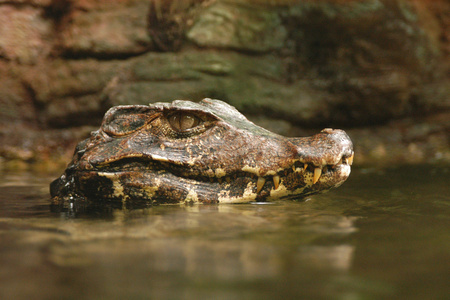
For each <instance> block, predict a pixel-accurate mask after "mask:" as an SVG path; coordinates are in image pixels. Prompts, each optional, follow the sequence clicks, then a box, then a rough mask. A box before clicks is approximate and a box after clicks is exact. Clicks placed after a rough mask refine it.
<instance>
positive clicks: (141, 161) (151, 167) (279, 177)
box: [84, 153, 354, 194]
mask: <svg viewBox="0 0 450 300" xmlns="http://www.w3.org/2000/svg"><path fill="white" fill-rule="evenodd" d="M353 157H354V154H353V153H352V154H351V156H342V157H341V159H340V160H339V162H338V163H336V164H334V165H331V164H327V165H323V166H315V165H314V164H312V163H307V162H301V161H299V160H297V161H295V162H294V164H293V165H291V166H289V167H288V168H286V169H282V170H278V172H276V173H275V172H273V173H275V174H273V175H272V173H271V175H263V176H259V175H257V174H255V173H251V172H248V171H242V170H235V171H233V172H232V173H231V174H220V175H221V176H217V175H214V176H207V175H203V174H195V173H192V172H191V173H190V172H186V168H185V166H182V165H178V164H175V163H171V162H168V161H164V160H155V159H150V158H148V157H144V156H137V157H136V156H133V157H126V158H120V159H117V160H108V161H107V162H104V163H101V164H98V165H95V166H93V168H92V169H89V170H84V171H86V172H98V173H104V172H107V173H116V174H120V173H123V172H153V173H157V174H159V175H163V174H165V173H170V174H172V175H174V176H177V177H179V178H183V179H184V180H193V181H196V182H202V183H210V184H219V185H223V184H231V183H232V182H235V181H237V180H239V179H241V180H244V181H245V182H250V181H253V182H254V183H255V186H256V194H259V193H260V192H261V191H262V190H263V188H264V187H265V186H266V184H267V182H271V183H272V186H271V188H272V189H274V190H277V189H278V188H279V187H280V184H282V183H283V182H286V180H288V179H289V178H292V177H293V176H294V177H298V176H303V177H304V178H312V182H309V183H308V182H305V186H306V185H310V186H313V185H315V184H317V183H320V179H321V178H330V177H333V174H334V173H336V172H338V171H339V170H340V167H344V166H348V167H350V166H351V165H352V164H353ZM211 173H212V174H215V173H214V172H211ZM325 183H326V182H325Z"/></svg>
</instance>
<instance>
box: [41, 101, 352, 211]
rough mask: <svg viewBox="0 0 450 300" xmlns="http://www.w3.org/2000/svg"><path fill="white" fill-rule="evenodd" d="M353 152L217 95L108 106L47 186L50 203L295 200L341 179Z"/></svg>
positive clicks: (332, 136) (327, 135) (332, 134)
mask: <svg viewBox="0 0 450 300" xmlns="http://www.w3.org/2000/svg"><path fill="white" fill-rule="evenodd" d="M352 161H353V146H352V142H351V141H350V139H349V137H348V136H347V134H346V133H345V132H344V131H342V130H333V129H324V130H322V131H321V132H320V133H318V134H316V135H314V136H311V137H302V138H287V137H283V136H280V135H277V134H274V133H272V132H270V131H267V130H265V129H263V128H261V127H259V126H257V125H255V124H253V123H252V122H250V121H248V120H247V119H246V118H245V117H244V116H243V115H242V114H240V113H239V112H238V111H237V110H236V109H235V108H234V107H232V106H230V105H228V104H226V103H225V102H222V101H219V100H212V99H204V100H202V101H201V102H199V103H194V102H190V101H181V100H176V101H173V102H172V103H155V104H151V105H149V106H145V105H127V106H116V107H113V108H111V109H110V110H109V111H108V112H107V113H106V115H105V117H104V119H103V123H102V125H101V128H100V129H99V130H97V131H95V132H93V133H92V134H91V137H90V138H88V139H86V140H84V141H83V142H81V143H79V144H78V146H77V148H76V150H75V154H74V157H73V160H72V162H71V163H70V165H69V166H68V167H67V169H66V171H65V173H64V174H63V175H62V176H61V177H60V178H58V179H56V180H55V181H54V182H53V183H52V184H51V188H50V191H51V196H52V197H53V200H54V202H60V201H64V200H70V199H85V200H87V201H96V202H101V201H108V202H119V203H124V202H133V201H134V202H139V203H142V202H145V203H149V204H159V203H243V202H250V201H269V200H274V199H280V198H281V199H301V198H303V197H305V196H308V195H312V194H316V193H320V192H324V191H327V190H329V189H331V188H333V187H337V186H339V185H341V184H342V183H343V182H344V181H345V180H346V179H347V178H348V176H349V175H350V165H351V164H352Z"/></svg>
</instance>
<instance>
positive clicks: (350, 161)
mask: <svg viewBox="0 0 450 300" xmlns="http://www.w3.org/2000/svg"><path fill="white" fill-rule="evenodd" d="M354 155H355V154H354V153H353V154H352V156H350V157H349V158H348V164H349V165H350V166H351V165H352V164H353V156H354Z"/></svg>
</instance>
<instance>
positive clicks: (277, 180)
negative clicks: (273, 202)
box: [273, 175, 280, 189]
mask: <svg viewBox="0 0 450 300" xmlns="http://www.w3.org/2000/svg"><path fill="white" fill-rule="evenodd" d="M279 185H280V176H279V175H275V176H273V186H274V188H275V189H277V188H278V186H279Z"/></svg>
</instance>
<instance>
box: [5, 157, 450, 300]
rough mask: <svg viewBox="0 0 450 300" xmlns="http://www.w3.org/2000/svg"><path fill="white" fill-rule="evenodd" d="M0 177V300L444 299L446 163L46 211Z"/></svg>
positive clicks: (449, 255) (448, 242) (28, 185)
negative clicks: (322, 187) (315, 190)
mask: <svg viewBox="0 0 450 300" xmlns="http://www.w3.org/2000/svg"><path fill="white" fill-rule="evenodd" d="M54 177H56V175H53V176H46V175H42V174H38V175H36V174H30V173H19V174H17V173H16V174H13V173H3V174H1V179H0V264H1V269H0V298H1V299H101V298H102V299H448V296H449V295H450V285H449V282H450V208H449V206H450V196H449V195H450V193H449V182H450V181H449V178H450V168H449V167H437V166H416V167H399V168H393V169H389V170H382V171H380V170H356V171H354V172H353V174H352V175H351V176H350V179H349V180H348V181H347V182H346V183H345V184H344V185H343V186H342V187H340V188H339V189H337V190H334V191H332V192H330V193H328V194H324V195H318V196H314V197H312V198H310V199H308V200H307V201H305V202H293V201H280V202H275V203H271V204H241V205H203V206H177V205H172V206H159V207H154V208H148V209H136V210H127V211H120V210H107V209H105V210H103V211H87V212H81V213H77V214H76V213H65V212H57V211H52V210H50V209H49V196H48V183H49V182H50V181H51V180H52V179H53V178H54Z"/></svg>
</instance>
